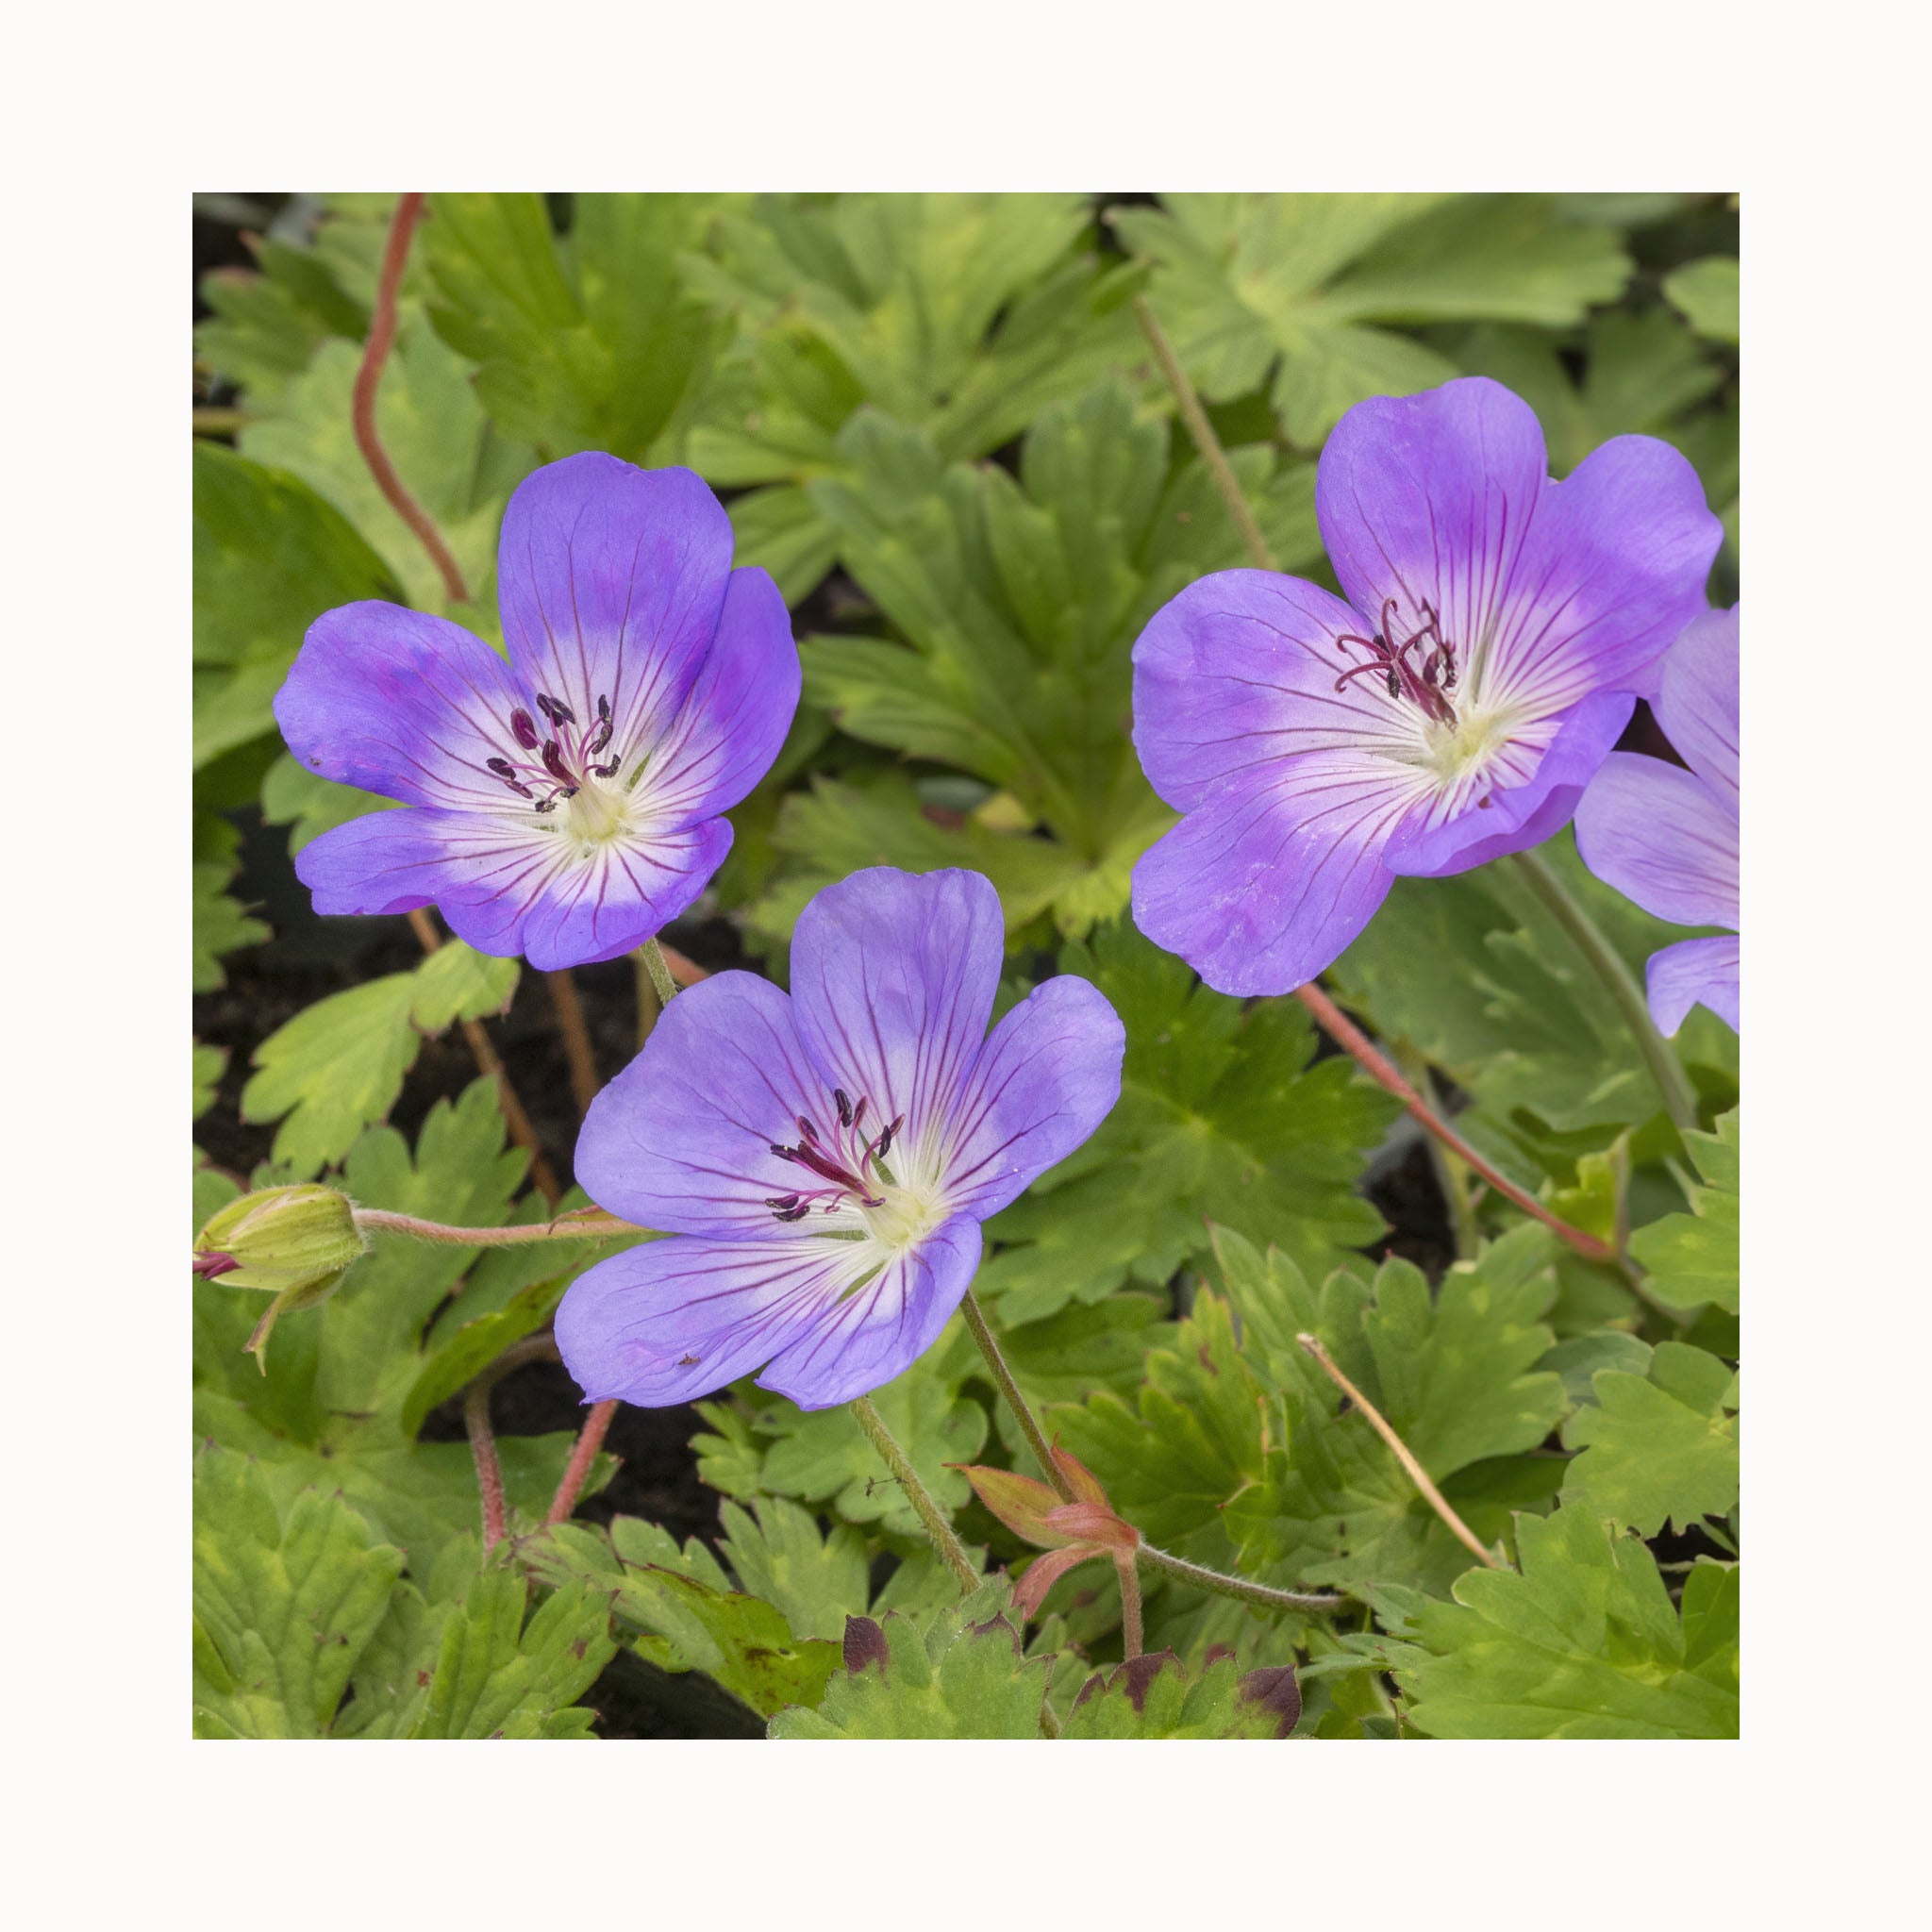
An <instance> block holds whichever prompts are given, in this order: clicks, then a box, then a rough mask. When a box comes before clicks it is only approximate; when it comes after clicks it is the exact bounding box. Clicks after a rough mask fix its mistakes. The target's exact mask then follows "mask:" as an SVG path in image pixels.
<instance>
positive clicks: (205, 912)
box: [190, 812, 269, 992]
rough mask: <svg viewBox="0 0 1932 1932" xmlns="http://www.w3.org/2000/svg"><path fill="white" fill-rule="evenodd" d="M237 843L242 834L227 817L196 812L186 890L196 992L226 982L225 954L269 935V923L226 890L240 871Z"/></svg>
mask: <svg viewBox="0 0 1932 1932" xmlns="http://www.w3.org/2000/svg"><path fill="white" fill-rule="evenodd" d="M241 846H242V834H241V833H240V832H238V831H237V830H236V829H235V827H234V826H233V825H231V824H229V823H228V822H227V820H226V819H223V818H217V817H215V816H214V815H213V814H212V813H211V812H197V813H196V814H195V819H194V869H193V872H192V874H191V886H190V890H191V892H192V917H193V932H194V941H193V943H194V974H193V982H192V983H193V987H194V991H196V992H212V991H214V990H215V989H216V988H217V987H220V986H225V985H226V984H227V975H226V974H224V973H223V971H222V964H221V962H222V957H223V955H224V954H226V953H235V952H240V951H241V949H242V947H243V946H257V945H259V944H260V943H261V941H263V940H265V939H267V938H268V936H269V930H268V927H267V926H266V925H264V924H262V922H261V921H260V920H258V919H251V918H250V917H249V916H248V914H247V913H246V912H244V911H243V910H242V908H241V907H240V906H239V905H238V904H237V903H236V902H235V901H234V900H233V899H231V898H230V897H229V896H228V893H227V886H228V882H229V880H231V879H232V878H233V877H234V876H235V874H236V873H238V872H239V871H240V870H241V869H242V861H241V858H240V857H239V856H238V855H239V853H240V851H241Z"/></svg>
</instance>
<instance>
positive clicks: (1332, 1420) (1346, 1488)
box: [1129, 1225, 1569, 1590]
mask: <svg viewBox="0 0 1932 1932" xmlns="http://www.w3.org/2000/svg"><path fill="white" fill-rule="evenodd" d="M1552 1246H1553V1243H1552V1242H1551V1241H1550V1239H1549V1237H1548V1236H1546V1235H1545V1234H1544V1233H1543V1232H1542V1230H1541V1228H1539V1227H1536V1226H1534V1225H1524V1226H1523V1227H1519V1228H1518V1229H1516V1230H1515V1231H1514V1232H1513V1233H1511V1234H1510V1235H1507V1236H1506V1237H1505V1238H1504V1239H1503V1240H1501V1241H1495V1242H1492V1243H1491V1244H1490V1246H1489V1247H1487V1248H1486V1249H1485V1250H1484V1252H1483V1253H1482V1254H1481V1255H1480V1256H1478V1257H1477V1258H1476V1259H1475V1260H1474V1261H1463V1262H1457V1264H1456V1265H1455V1266H1454V1267H1453V1268H1451V1269H1450V1271H1449V1273H1448V1274H1446V1275H1445V1276H1444V1277H1443V1279H1442V1283H1441V1288H1440V1290H1439V1291H1437V1293H1436V1294H1435V1296H1434V1297H1431V1295H1430V1292H1429V1289H1428V1284H1427V1283H1426V1282H1425V1281H1424V1278H1423V1276H1422V1275H1421V1274H1420V1273H1419V1272H1418V1271H1417V1270H1416V1269H1414V1268H1413V1267H1411V1266H1410V1265H1409V1264H1408V1263H1407V1262H1405V1261H1399V1260H1391V1261H1387V1262H1385V1263H1384V1264H1383V1265H1382V1267H1381V1269H1380V1270H1379V1271H1378V1273H1377V1274H1376V1276H1375V1279H1374V1284H1373V1287H1370V1286H1368V1285H1366V1284H1364V1283H1363V1282H1362V1281H1361V1280H1360V1279H1359V1278H1358V1277H1356V1276H1354V1275H1350V1274H1342V1273H1339V1272H1338V1273H1337V1274H1332V1275H1330V1276H1329V1277H1328V1279H1327V1281H1326V1282H1325V1283H1324V1286H1323V1288H1322V1289H1321V1291H1319V1292H1318V1291H1315V1290H1314V1289H1313V1288H1312V1287H1311V1286H1310V1285H1309V1283H1308V1281H1307V1278H1306V1277H1305V1276H1304V1275H1303V1274H1302V1273H1301V1271H1300V1270H1299V1269H1297V1268H1295V1266H1294V1265H1293V1263H1292V1262H1291V1261H1290V1260H1289V1258H1288V1257H1286V1256H1284V1255H1281V1254H1279V1253H1277V1252H1272V1251H1271V1252H1270V1253H1269V1254H1268V1255H1266V1256H1265V1257H1264V1256H1262V1255H1261V1254H1259V1253H1257V1251H1256V1249H1255V1248H1254V1247H1253V1246H1252V1244H1250V1243H1249V1242H1246V1241H1242V1240H1241V1238H1240V1237H1239V1236H1237V1235H1235V1234H1233V1233H1231V1232H1224V1233H1222V1234H1221V1235H1220V1237H1219V1238H1218V1240H1217V1242H1216V1249H1217V1253H1218V1256H1219V1258H1220V1261H1221V1266H1222V1271H1223V1274H1224V1279H1225V1280H1226V1283H1227V1290H1228V1294H1229V1296H1230V1298H1231V1300H1232V1302H1233V1305H1234V1307H1235V1309H1236V1311H1237V1312H1238V1314H1239V1315H1240V1317H1241V1329H1242V1336H1243V1342H1244V1358H1245V1361H1246V1363H1247V1365H1248V1368H1249V1373H1250V1374H1251V1376H1253V1377H1254V1378H1255V1379H1256V1380H1257V1382H1258V1383H1259V1384H1260V1385H1261V1386H1262V1387H1263V1388H1265V1389H1266V1390H1267V1391H1268V1392H1269V1395H1270V1397H1271V1403H1270V1408H1269V1418H1270V1424H1269V1425H1270V1429H1271V1434H1272V1440H1271V1441H1270V1442H1269V1444H1268V1447H1267V1450H1266V1453H1265V1456H1264V1457H1262V1459H1261V1460H1260V1462H1259V1464H1258V1465H1257V1472H1256V1479H1255V1480H1254V1482H1253V1484H1252V1486H1251V1487H1249V1488H1246V1489H1245V1490H1243V1491H1241V1493H1240V1494H1239V1495H1235V1494H1233V1493H1232V1492H1230V1494H1229V1497H1228V1499H1227V1502H1226V1507H1225V1509H1224V1523H1225V1526H1226V1532H1227V1533H1228V1534H1229V1535H1231V1536H1232V1537H1233V1538H1234V1539H1235V1540H1236V1541H1237V1542H1238V1543H1239V1545H1240V1565H1241V1569H1242V1570H1243V1571H1246V1572H1248V1573H1249V1574H1254V1575H1257V1576H1259V1577H1261V1578H1262V1579H1263V1580H1265V1581H1268V1582H1271V1583H1275V1584H1279V1585H1282V1586H1285V1587H1292V1586H1294V1585H1296V1584H1309V1585H1324V1584H1325V1585H1337V1584H1340V1585H1345V1586H1347V1587H1349V1588H1352V1589H1353V1588H1361V1587H1367V1586H1374V1585H1380V1584H1389V1583H1399V1584H1404V1585H1411V1584H1412V1585H1419V1586H1420V1587H1422V1588H1424V1589H1431V1590H1441V1589H1442V1588H1445V1587H1446V1586H1447V1584H1448V1583H1449V1582H1450V1580H1451V1579H1452V1578H1454V1577H1455V1576H1457V1575H1458V1574H1461V1573H1462V1572H1463V1571H1464V1570H1466V1569H1467V1568H1468V1567H1469V1566H1470V1564H1471V1562H1472V1561H1473V1558H1472V1557H1471V1556H1470V1553H1469V1551H1468V1550H1467V1549H1465V1548H1464V1547H1463V1545H1462V1544H1461V1543H1460V1542H1459V1541H1457V1539H1456V1538H1455V1537H1454V1536H1453V1535H1452V1534H1451V1532H1450V1531H1449V1530H1448V1528H1447V1527H1446V1525H1444V1524H1442V1523H1441V1521H1440V1519H1439V1518H1438V1517H1437V1516H1436V1514H1435V1512H1434V1510H1433V1509H1431V1508H1430V1507H1429V1506H1428V1504H1427V1503H1426V1502H1425V1501H1424V1498H1423V1497H1422V1496H1421V1494H1420V1493H1419V1492H1418V1491H1417V1490H1416V1488H1415V1486H1414V1484H1413V1483H1412V1482H1411V1481H1410V1480H1409V1478H1408V1476H1407V1474H1406V1473H1405V1472H1404V1471H1403V1469H1402V1468H1401V1466H1400V1464H1399V1463H1397V1461H1396V1460H1395V1457H1394V1456H1393V1455H1392V1454H1391V1451H1390V1449H1389V1447H1388V1445H1387V1444H1386V1443H1385V1442H1383V1441H1382V1440H1381V1438H1380V1437H1379V1436H1378V1435H1376V1434H1375V1432H1374V1430H1373V1429H1372V1428H1371V1426H1370V1425H1369V1424H1368V1423H1367V1421H1366V1420H1365V1419H1364V1418H1363V1417H1362V1416H1360V1415H1359V1414H1357V1413H1356V1412H1355V1411H1354V1409H1353V1407H1351V1406H1347V1405H1345V1404H1344V1402H1343V1398H1342V1396H1341V1391H1340V1390H1339V1389H1337V1387H1336V1386H1335V1384H1334V1383H1333V1382H1332V1381H1330V1379H1329V1378H1328V1376H1327V1375H1326V1374H1324V1373H1323V1371H1322V1369H1321V1368H1320V1366H1319V1365H1318V1364H1317V1363H1316V1362H1315V1361H1314V1360H1313V1359H1312V1358H1311V1357H1309V1356H1308V1355H1307V1353H1306V1352H1305V1351H1304V1350H1303V1349H1302V1348H1301V1347H1300V1346H1299V1345H1298V1343H1297V1342H1296V1341H1295V1337H1296V1336H1297V1335H1298V1334H1302V1333H1308V1334H1312V1335H1314V1336H1316V1337H1317V1338H1318V1339H1319V1340H1320V1341H1322V1342H1323V1344H1324V1346H1325V1347H1326V1348H1327V1349H1328V1351H1329V1353H1330V1354H1331V1355H1332V1356H1333V1357H1334V1358H1335V1360H1336V1361H1337V1363H1338V1364H1339V1365H1340V1367H1341V1370H1342V1372H1343V1373H1344V1374H1346V1375H1347V1376H1348V1377H1349V1379H1350V1380H1351V1381H1352V1382H1354V1383H1355V1385H1356V1386H1357V1388H1358V1389H1360V1390H1361V1391H1362V1392H1363V1393H1364V1394H1365V1395H1366V1396H1367V1397H1368V1398H1369V1400H1370V1401H1372V1402H1373V1403H1374V1404H1375V1406H1376V1407H1377V1408H1378V1409H1379V1410H1380V1411H1381V1413H1382V1414H1383V1416H1384V1417H1385V1418H1386V1419H1387V1420H1388V1422H1389V1423H1390V1424H1391V1426H1392V1427H1393V1428H1394V1429H1395V1431H1396V1433H1397V1434H1398V1435H1399V1436H1400V1437H1401V1438H1402V1440H1403V1441H1404V1443H1405V1444H1406V1445H1407V1447H1408V1449H1409V1450H1410V1452H1411V1453H1412V1454H1413V1455H1414V1457H1416V1459H1417V1461H1418V1462H1420V1463H1421V1465H1422V1467H1423V1468H1424V1470H1425V1471H1426V1472H1427V1474H1429V1475H1430V1477H1431V1478H1432V1479H1433V1480H1434V1481H1435V1482H1436V1483H1437V1484H1438V1486H1439V1487H1440V1488H1441V1490H1442V1491H1443V1493H1444V1495H1445V1496H1446V1497H1447V1498H1448V1499H1449V1501H1450V1503H1451V1504H1452V1505H1453V1506H1454V1507H1455V1508H1456V1510H1457V1513H1458V1514H1459V1515H1460V1516H1462V1517H1463V1519H1464V1520H1465V1521H1466V1522H1467V1523H1468V1524H1470V1526H1471V1528H1472V1529H1473V1530H1474V1532H1475V1534H1476V1535H1477V1536H1478V1537H1482V1538H1486V1539H1493V1538H1494V1537H1496V1536H1497V1535H1498V1534H1500V1533H1501V1532H1503V1531H1504V1530H1505V1529H1506V1528H1507V1524H1508V1521H1509V1516H1510V1512H1511V1511H1512V1510H1514V1509H1521V1508H1525V1507H1537V1506H1538V1505H1540V1504H1542V1503H1545V1502H1547V1500H1548V1499H1549V1498H1550V1497H1551V1495H1552V1494H1553V1493H1554V1492H1555V1491H1556V1488H1557V1482H1558V1480H1559V1478H1560V1476H1561V1474H1562V1465H1561V1463H1560V1462H1557V1461H1556V1460H1554V1459H1553V1458H1549V1457H1539V1456H1536V1455H1533V1454H1531V1453H1530V1452H1532V1451H1534V1450H1535V1449H1536V1448H1537V1447H1538V1446H1539V1445H1540V1444H1541V1442H1542V1441H1543V1440H1544V1439H1545V1438H1546V1437H1547V1436H1548V1435H1549V1433H1550V1431H1551V1430H1552V1429H1553V1428H1554V1427H1555V1426H1556V1425H1557V1423H1558V1422H1559V1421H1560V1420H1561V1419H1562V1417H1563V1415H1564V1413H1565V1411H1566V1410H1567V1408H1568V1407H1569V1400H1568V1398H1567V1396H1566V1394H1565V1392H1564V1388H1563V1383H1562V1379H1561V1377H1560V1376H1559V1375H1557V1374H1555V1373H1553V1372H1551V1371H1550V1370H1549V1369H1547V1368H1544V1367H1541V1366H1540V1364H1541V1362H1542V1361H1543V1360H1544V1358H1545V1357H1546V1356H1547V1355H1548V1353H1549V1351H1550V1348H1551V1345H1552V1339H1553V1338H1552V1336H1551V1333H1550V1330H1549V1329H1548V1328H1547V1327H1546V1326H1545V1325H1544V1324H1543V1322H1542V1319H1541V1318H1542V1316H1543V1315H1544V1314H1545V1313H1546V1312H1547V1311H1548V1309H1549V1307H1550V1304H1551V1303H1552V1302H1553V1301H1554V1299H1555V1297H1556V1280H1555V1276H1554V1273H1553V1271H1552V1268H1551V1254H1550V1250H1551V1248H1552ZM1129 1513H1131V1512H1129Z"/></svg>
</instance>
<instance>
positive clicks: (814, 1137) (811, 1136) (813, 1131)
mask: <svg viewBox="0 0 1932 1932" xmlns="http://www.w3.org/2000/svg"><path fill="white" fill-rule="evenodd" d="M798 1131H799V1132H800V1133H801V1134H803V1135H804V1136H805V1138H806V1139H807V1140H808V1141H810V1142H811V1143H812V1145H813V1146H814V1147H816V1146H817V1145H818V1140H819V1130H818V1129H817V1128H816V1127H815V1126H813V1125H812V1124H811V1123H810V1122H809V1121H808V1120H807V1119H806V1117H805V1116H804V1115H803V1114H800V1115H799V1116H798Z"/></svg>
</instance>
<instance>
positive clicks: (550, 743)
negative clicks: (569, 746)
mask: <svg viewBox="0 0 1932 1932" xmlns="http://www.w3.org/2000/svg"><path fill="white" fill-rule="evenodd" d="M543 769H544V770H545V771H546V772H548V773H549V774H550V775H551V776H552V777H553V778H555V779H556V780H557V782H558V784H559V785H571V769H570V767H569V766H568V765H567V764H565V763H564V761H563V748H562V746H560V745H559V744H558V741H556V739H554V738H550V739H545V740H544V741H543ZM571 790H572V791H575V790H576V787H575V785H571Z"/></svg>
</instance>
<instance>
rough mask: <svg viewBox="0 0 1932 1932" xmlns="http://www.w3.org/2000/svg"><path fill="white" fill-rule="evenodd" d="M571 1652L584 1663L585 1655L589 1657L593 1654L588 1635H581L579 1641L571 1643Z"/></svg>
mask: <svg viewBox="0 0 1932 1932" xmlns="http://www.w3.org/2000/svg"><path fill="white" fill-rule="evenodd" d="M570 1654H571V1656H573V1657H575V1658H576V1660H577V1661H578V1662H579V1663H582V1662H583V1660H584V1659H585V1657H588V1656H589V1655H590V1654H591V1642H590V1639H589V1638H586V1637H579V1638H578V1639H577V1641H575V1643H573V1644H572V1645H571V1647H570Z"/></svg>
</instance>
